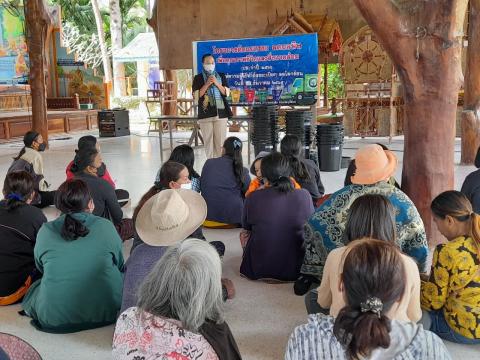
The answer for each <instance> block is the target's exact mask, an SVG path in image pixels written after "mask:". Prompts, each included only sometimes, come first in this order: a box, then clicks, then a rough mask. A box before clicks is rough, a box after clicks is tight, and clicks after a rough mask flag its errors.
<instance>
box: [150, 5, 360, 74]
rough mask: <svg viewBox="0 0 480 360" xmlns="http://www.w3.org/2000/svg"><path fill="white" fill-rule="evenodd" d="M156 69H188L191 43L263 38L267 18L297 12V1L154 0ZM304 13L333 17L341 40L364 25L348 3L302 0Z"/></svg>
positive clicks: (190, 58) (355, 10)
mask: <svg viewBox="0 0 480 360" xmlns="http://www.w3.org/2000/svg"><path fill="white" fill-rule="evenodd" d="M156 1H157V19H158V25H157V26H158V29H157V38H158V42H159V52H160V67H161V68H162V69H189V68H191V67H192V41H196V40H210V39H228V38H242V37H250V36H260V35H263V33H264V30H265V27H266V25H267V18H269V19H271V20H274V19H275V16H276V12H277V11H278V14H279V16H285V15H286V13H287V11H290V9H291V8H293V9H295V10H299V4H300V1H299V0H156ZM303 6H304V12H305V13H315V14H326V13H328V16H329V17H333V18H335V19H336V20H337V21H338V22H339V24H340V27H341V30H342V34H343V37H344V39H346V38H348V37H349V36H350V35H352V34H354V33H355V32H356V31H357V30H358V29H360V28H361V27H362V26H364V25H365V22H364V20H363V18H362V16H361V15H360V13H359V12H358V10H357V8H356V7H355V5H354V4H353V2H352V0H304V1H303Z"/></svg>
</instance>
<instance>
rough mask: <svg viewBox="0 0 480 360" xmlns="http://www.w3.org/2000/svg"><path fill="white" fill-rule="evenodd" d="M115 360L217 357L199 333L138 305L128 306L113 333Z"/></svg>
mask: <svg viewBox="0 0 480 360" xmlns="http://www.w3.org/2000/svg"><path fill="white" fill-rule="evenodd" d="M113 358H114V359H116V360H120V359H121V360H147V359H148V360H153V359H157V360H218V356H217V354H216V353H215V350H213V348H212V346H211V345H210V344H209V343H208V342H207V340H205V338H204V337H203V336H202V335H200V334H195V333H192V332H190V331H187V330H185V329H183V328H182V327H181V323H180V322H179V321H177V320H173V319H166V318H161V317H158V316H154V315H152V314H149V313H147V312H145V311H143V310H141V309H139V308H137V307H131V308H129V309H127V310H125V311H124V312H123V313H122V314H121V315H120V317H119V318H118V320H117V325H116V327H115V334H114V336H113Z"/></svg>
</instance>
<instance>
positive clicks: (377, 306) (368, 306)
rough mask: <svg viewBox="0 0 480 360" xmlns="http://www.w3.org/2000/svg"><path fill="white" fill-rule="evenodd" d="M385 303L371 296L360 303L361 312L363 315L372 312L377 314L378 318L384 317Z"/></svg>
mask: <svg viewBox="0 0 480 360" xmlns="http://www.w3.org/2000/svg"><path fill="white" fill-rule="evenodd" d="M382 310H383V303H382V300H380V299H379V298H378V297H375V296H370V297H368V298H367V300H365V301H364V302H362V303H360V311H361V312H362V313H365V312H372V313H374V314H377V316H378V318H380V317H381V316H382Z"/></svg>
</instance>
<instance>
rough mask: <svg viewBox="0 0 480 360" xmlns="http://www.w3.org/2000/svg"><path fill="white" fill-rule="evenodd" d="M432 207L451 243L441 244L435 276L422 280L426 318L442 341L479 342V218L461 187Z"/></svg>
mask: <svg viewBox="0 0 480 360" xmlns="http://www.w3.org/2000/svg"><path fill="white" fill-rule="evenodd" d="M431 209H432V213H433V219H434V221H435V223H436V225H437V228H438V230H439V231H440V232H441V233H442V235H444V236H445V237H446V238H447V240H448V242H447V243H446V244H441V245H438V246H437V247H436V249H435V252H434V254H433V263H432V271H431V273H430V278H429V279H428V281H425V282H422V293H421V295H422V296H421V303H422V308H423V309H425V310H427V311H428V313H426V314H425V315H427V316H425V318H424V319H422V322H423V323H424V326H425V328H427V329H429V330H430V331H433V332H434V333H436V334H437V335H438V336H440V337H441V338H442V339H445V340H448V341H452V342H456V343H461V344H480V312H479V311H478V309H479V308H480V255H479V253H480V216H479V215H477V214H475V213H474V212H473V210H472V205H471V204H470V202H469V201H468V199H467V198H466V197H465V195H463V194H462V193H460V192H458V191H446V192H444V193H442V194H440V195H438V196H437V197H436V198H435V199H434V200H433V201H432V205H431ZM424 320H425V321H424Z"/></svg>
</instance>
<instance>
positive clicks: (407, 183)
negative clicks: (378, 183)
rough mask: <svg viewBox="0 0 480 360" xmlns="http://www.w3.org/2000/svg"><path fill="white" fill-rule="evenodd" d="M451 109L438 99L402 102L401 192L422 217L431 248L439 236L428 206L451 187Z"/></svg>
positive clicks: (453, 114) (452, 157)
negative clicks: (403, 192)
mask: <svg viewBox="0 0 480 360" xmlns="http://www.w3.org/2000/svg"><path fill="white" fill-rule="evenodd" d="M455 110H456V106H455V107H453V106H445V102H444V99H442V98H436V99H432V98H424V99H419V100H416V101H406V103H405V122H404V132H405V144H404V146H405V147H404V155H403V171H402V189H403V190H404V191H405V192H406V193H407V194H408V196H409V197H410V198H411V199H412V200H413V201H414V203H415V206H416V207H417V209H418V211H419V213H420V215H421V216H422V220H423V223H424V225H425V230H426V232H427V235H428V240H429V244H430V245H431V246H435V245H437V244H438V243H439V242H440V241H441V239H442V236H441V234H440V233H439V232H438V230H437V228H436V226H435V224H434V223H433V218H432V214H431V211H430V204H431V202H432V200H433V198H435V196H437V195H438V194H440V193H441V192H443V191H446V190H451V189H453V188H454V166H453V164H454V149H455V116H456V111H455ZM418 119H421V121H419V120H418Z"/></svg>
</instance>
